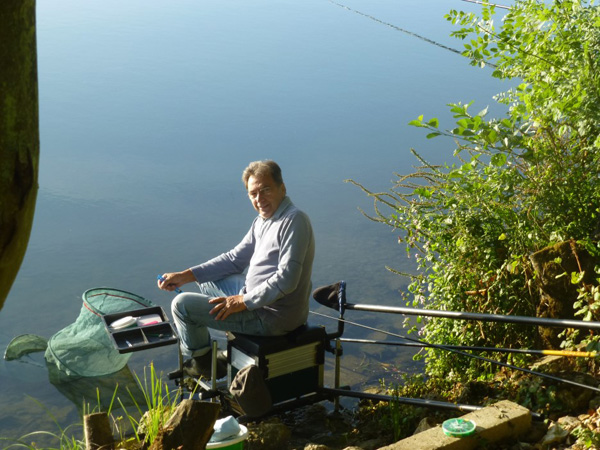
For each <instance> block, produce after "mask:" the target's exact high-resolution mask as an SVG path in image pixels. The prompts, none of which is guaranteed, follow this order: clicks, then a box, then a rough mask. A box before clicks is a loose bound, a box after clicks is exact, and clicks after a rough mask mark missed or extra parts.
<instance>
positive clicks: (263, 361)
mask: <svg viewBox="0 0 600 450" xmlns="http://www.w3.org/2000/svg"><path fill="white" fill-rule="evenodd" d="M227 334H228V341H227V362H228V364H227V372H228V373H227V381H228V385H229V386H231V383H232V381H233V379H234V378H235V375H236V374H237V372H238V371H240V370H241V369H243V368H244V367H246V366H249V365H255V366H258V368H259V369H260V370H261V372H262V374H263V376H264V378H265V381H266V384H267V388H268V389H269V392H270V394H271V398H272V400H273V404H277V403H281V402H284V401H287V400H292V399H296V398H299V397H302V396H304V395H307V394H311V393H314V392H317V391H318V389H319V388H322V387H323V371H324V370H323V369H324V363H325V342H326V338H327V333H326V331H325V328H323V327H317V326H310V325H303V326H302V327H300V328H298V329H296V330H294V331H292V332H291V333H289V334H287V335H284V336H250V335H247V334H241V333H232V332H228V333H227Z"/></svg>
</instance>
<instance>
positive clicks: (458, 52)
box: [329, 0, 462, 55]
mask: <svg viewBox="0 0 600 450" xmlns="http://www.w3.org/2000/svg"><path fill="white" fill-rule="evenodd" d="M329 2H330V3H333V4H334V5H337V6H339V7H340V8H344V9H347V10H348V11H352V12H353V13H356V14H359V15H361V16H363V17H366V18H367V19H371V20H373V21H375V22H377V23H380V24H381V25H385V26H386V27H390V28H393V29H394V30H396V31H401V32H402V33H406V34H408V35H410V36H413V37H416V38H418V39H421V40H423V41H425V42H428V43H430V44H433V45H436V46H438V47H441V48H443V49H445V50H449V51H451V52H453V53H457V54H459V55H462V52H461V51H460V50H457V49H455V48H452V47H448V46H446V45H444V44H440V43H439V42H436V41H434V40H432V39H429V38H426V37H425V36H421V35H420V34H417V33H413V32H412V31H409V30H405V29H404V28H400V27H399V26H396V25H393V24H391V23H388V22H384V21H383V20H380V19H378V18H377V17H373V16H371V15H369V14H365V13H363V12H360V11H357V10H355V9H352V8H350V7H348V6H346V5H342V4H341V3H337V2H335V1H334V0H329Z"/></svg>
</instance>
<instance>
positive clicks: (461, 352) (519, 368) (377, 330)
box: [310, 311, 600, 392]
mask: <svg viewBox="0 0 600 450" xmlns="http://www.w3.org/2000/svg"><path fill="white" fill-rule="evenodd" d="M310 313H311V314H315V315H317V316H321V317H325V318H327V319H332V320H337V321H338V322H343V323H347V324H349V325H354V326H357V327H360V328H365V329H367V330H370V331H376V332H379V333H383V334H386V335H388V336H392V337H396V338H400V339H405V340H407V341H412V342H418V343H420V344H423V345H424V346H425V347H428V348H435V349H438V350H445V351H449V352H452V353H456V354H459V355H463V356H467V357H468V358H474V359H478V360H480V361H485V362H489V363H491V364H496V365H499V366H502V367H506V368H509V369H513V370H518V371H520V372H524V373H528V374H530V375H535V376H538V377H541V378H547V379H549V380H553V381H557V382H559V383H565V384H570V385H572V386H576V387H579V388H583V389H589V390H591V391H595V392H600V389H599V388H596V387H593V386H588V385H586V384H582V383H578V382H576V381H571V380H566V379H564V378H559V377H555V376H554V375H549V374H546V373H542V372H536V371H534V370H531V369H525V368H523V367H519V366H515V365H513V364H509V363H504V362H502V361H497V360H495V359H491V358H486V357H485V356H480V355H474V354H472V353H467V352H464V351H462V350H456V349H453V348H450V347H447V346H445V345H440V344H431V343H428V342H424V341H422V340H419V339H412V338H409V337H407V336H402V335H400V334H397V333H392V332H391V331H386V330H381V329H378V328H374V327H370V326H368V325H363V324H360V323H357V322H352V321H350V320H347V319H343V318H341V317H333V316H330V315H327V314H323V313H318V312H316V311H310Z"/></svg>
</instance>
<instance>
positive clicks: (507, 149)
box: [350, 0, 600, 378]
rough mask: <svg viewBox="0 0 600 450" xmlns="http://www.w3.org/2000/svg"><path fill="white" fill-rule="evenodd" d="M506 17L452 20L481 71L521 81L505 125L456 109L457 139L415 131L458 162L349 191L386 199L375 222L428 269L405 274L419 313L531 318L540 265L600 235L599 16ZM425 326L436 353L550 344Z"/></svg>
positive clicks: (453, 370) (442, 324)
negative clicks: (537, 259)
mask: <svg viewBox="0 0 600 450" xmlns="http://www.w3.org/2000/svg"><path fill="white" fill-rule="evenodd" d="M495 17H496V15H495V9H494V7H493V6H492V5H490V4H488V3H487V2H484V5H483V6H482V13H481V17H478V16H476V15H475V14H467V13H464V12H458V11H454V10H453V11H451V12H450V14H449V15H448V20H450V21H452V22H453V23H454V24H456V25H458V26H459V29H458V30H457V31H456V32H454V33H453V35H454V36H455V37H457V38H459V39H463V40H466V41H467V42H466V43H465V51H464V55H465V56H467V57H468V58H470V59H471V63H472V64H473V65H477V66H480V67H484V66H487V65H492V66H493V67H494V71H493V74H492V75H493V76H495V77H498V78H504V79H509V80H514V81H516V83H514V81H513V84H515V87H513V88H511V89H509V90H508V91H507V92H504V93H502V94H499V95H498V96H497V100H498V101H499V102H500V103H502V104H505V105H506V107H507V112H506V115H505V116H504V117H501V118H489V117H488V110H487V109H484V110H482V111H480V112H478V113H475V114H473V113H472V112H471V111H470V107H471V106H472V103H468V104H463V103H454V104H451V105H449V106H450V111H451V112H452V114H453V116H454V119H455V122H456V124H455V126H454V127H453V128H451V129H448V130H444V129H442V128H440V123H439V120H438V119H436V118H431V119H425V118H424V117H423V116H420V117H418V118H417V119H416V120H414V121H412V122H411V123H410V124H411V125H413V126H416V127H420V128H423V129H425V130H427V131H428V134H427V138H437V137H446V138H451V139H452V142H453V145H454V146H455V149H454V153H453V158H454V159H455V162H453V163H447V164H444V165H441V166H434V165H431V164H429V163H428V162H427V161H426V160H425V159H424V158H422V157H421V156H420V155H419V154H418V153H417V152H416V151H414V150H412V152H413V154H414V155H415V157H416V158H417V159H418V161H419V162H420V165H419V166H418V167H417V168H416V170H415V171H414V172H413V173H411V174H408V175H398V179H397V181H396V183H395V184H394V186H393V187H392V188H391V189H390V190H389V191H387V192H380V193H377V192H372V191H370V190H369V189H368V188H367V187H365V186H363V185H362V184H360V183H358V182H356V181H353V180H350V181H351V182H352V183H354V184H356V185H357V186H359V187H360V188H361V189H363V191H364V192H366V193H367V195H369V196H371V197H372V198H373V200H374V211H375V213H374V214H366V213H365V214H366V215H367V216H368V217H369V218H371V219H373V220H376V221H379V222H382V223H385V224H387V225H389V226H391V227H392V228H394V229H397V230H399V232H400V236H399V238H398V242H399V243H400V244H402V245H403V246H404V247H405V250H406V253H407V255H409V256H410V257H414V258H415V261H416V268H417V269H418V273H417V274H405V273H401V274H402V275H407V276H409V277H411V283H410V285H409V289H408V291H409V292H408V294H407V295H406V297H405V301H406V302H408V303H409V304H411V305H413V306H419V305H424V304H426V305H427V307H429V308H439V309H446V310H455V311H471V312H490V313H496V314H513V315H527V316H531V315H535V312H536V308H537V306H538V303H539V290H538V288H537V285H536V280H535V278H536V276H537V275H536V273H535V271H534V270H533V267H532V264H531V262H530V260H529V255H530V254H531V253H532V252H535V251H537V250H540V249H542V248H544V247H546V246H548V245H551V244H554V243H557V242H560V241H565V240H574V241H584V242H585V241H589V240H590V239H591V238H592V237H593V236H594V235H595V234H596V233H597V231H598V221H599V214H598V213H599V212H600V120H599V119H600V108H598V107H597V105H598V104H600V70H598V69H600V67H598V65H599V64H600V62H599V61H600V58H599V56H600V27H599V25H600V9H599V8H597V7H595V6H594V5H593V2H586V1H578V0H565V1H555V2H550V3H549V2H543V1H540V0H520V1H519V0H518V1H516V2H515V5H514V6H513V7H512V9H511V10H510V12H509V13H508V14H506V16H505V17H504V18H503V21H502V25H501V28H500V30H496V29H495V26H494V18H495ZM468 39H470V40H468ZM388 269H389V270H391V271H394V272H397V271H395V270H394V269H393V268H389V267H388ZM398 273H400V272H398ZM594 295H595V294H594ZM581 307H582V308H583V307H584V305H583V303H582V304H581ZM589 308H596V306H591V305H590V306H589ZM586 314H587V312H586ZM423 323H424V325H423V327H422V328H421V329H420V330H419V333H420V334H421V336H422V337H423V338H424V339H425V340H427V341H428V342H431V343H434V344H462V345H487V346H489V345H492V346H505V347H516V348H518V347H521V348H527V347H529V346H531V345H533V344H534V343H535V340H536V337H537V336H536V330H535V329H534V328H532V327H519V326H516V325H510V324H505V325H501V324H494V323H477V322H464V321H458V320H446V319H431V320H427V321H423ZM489 356H491V357H492V358H496V359H504V358H506V356H502V355H500V354H491V355H489ZM426 357H427V365H426V370H427V372H428V373H429V374H432V375H439V376H448V375H450V376H451V377H452V376H454V377H458V378H460V377H463V376H467V377H471V376H475V377H479V376H480V375H482V374H486V373H487V376H491V374H492V373H493V371H494V369H493V368H492V367H491V366H490V365H489V364H488V363H482V362H480V361H475V360H473V359H467V358H457V357H455V356H454V355H453V356H452V357H448V355H447V354H446V353H444V352H442V351H439V350H435V349H430V350H427V353H426ZM512 358H514V361H513V362H517V363H518V362H520V360H522V359H523V358H524V357H523V356H513V357H512Z"/></svg>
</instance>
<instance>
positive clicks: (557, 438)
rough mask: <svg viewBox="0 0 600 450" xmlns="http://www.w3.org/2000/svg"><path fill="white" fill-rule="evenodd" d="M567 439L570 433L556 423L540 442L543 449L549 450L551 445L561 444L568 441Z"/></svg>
mask: <svg viewBox="0 0 600 450" xmlns="http://www.w3.org/2000/svg"><path fill="white" fill-rule="evenodd" d="M567 437H569V432H568V431H567V430H565V429H564V428H563V427H562V426H560V425H559V424H556V423H555V424H553V425H551V426H550V428H549V429H548V432H547V433H546V435H545V436H544V438H543V439H542V441H541V442H540V445H541V446H542V448H547V447H548V446H550V445H553V444H560V443H562V442H564V441H566V440H567Z"/></svg>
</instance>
